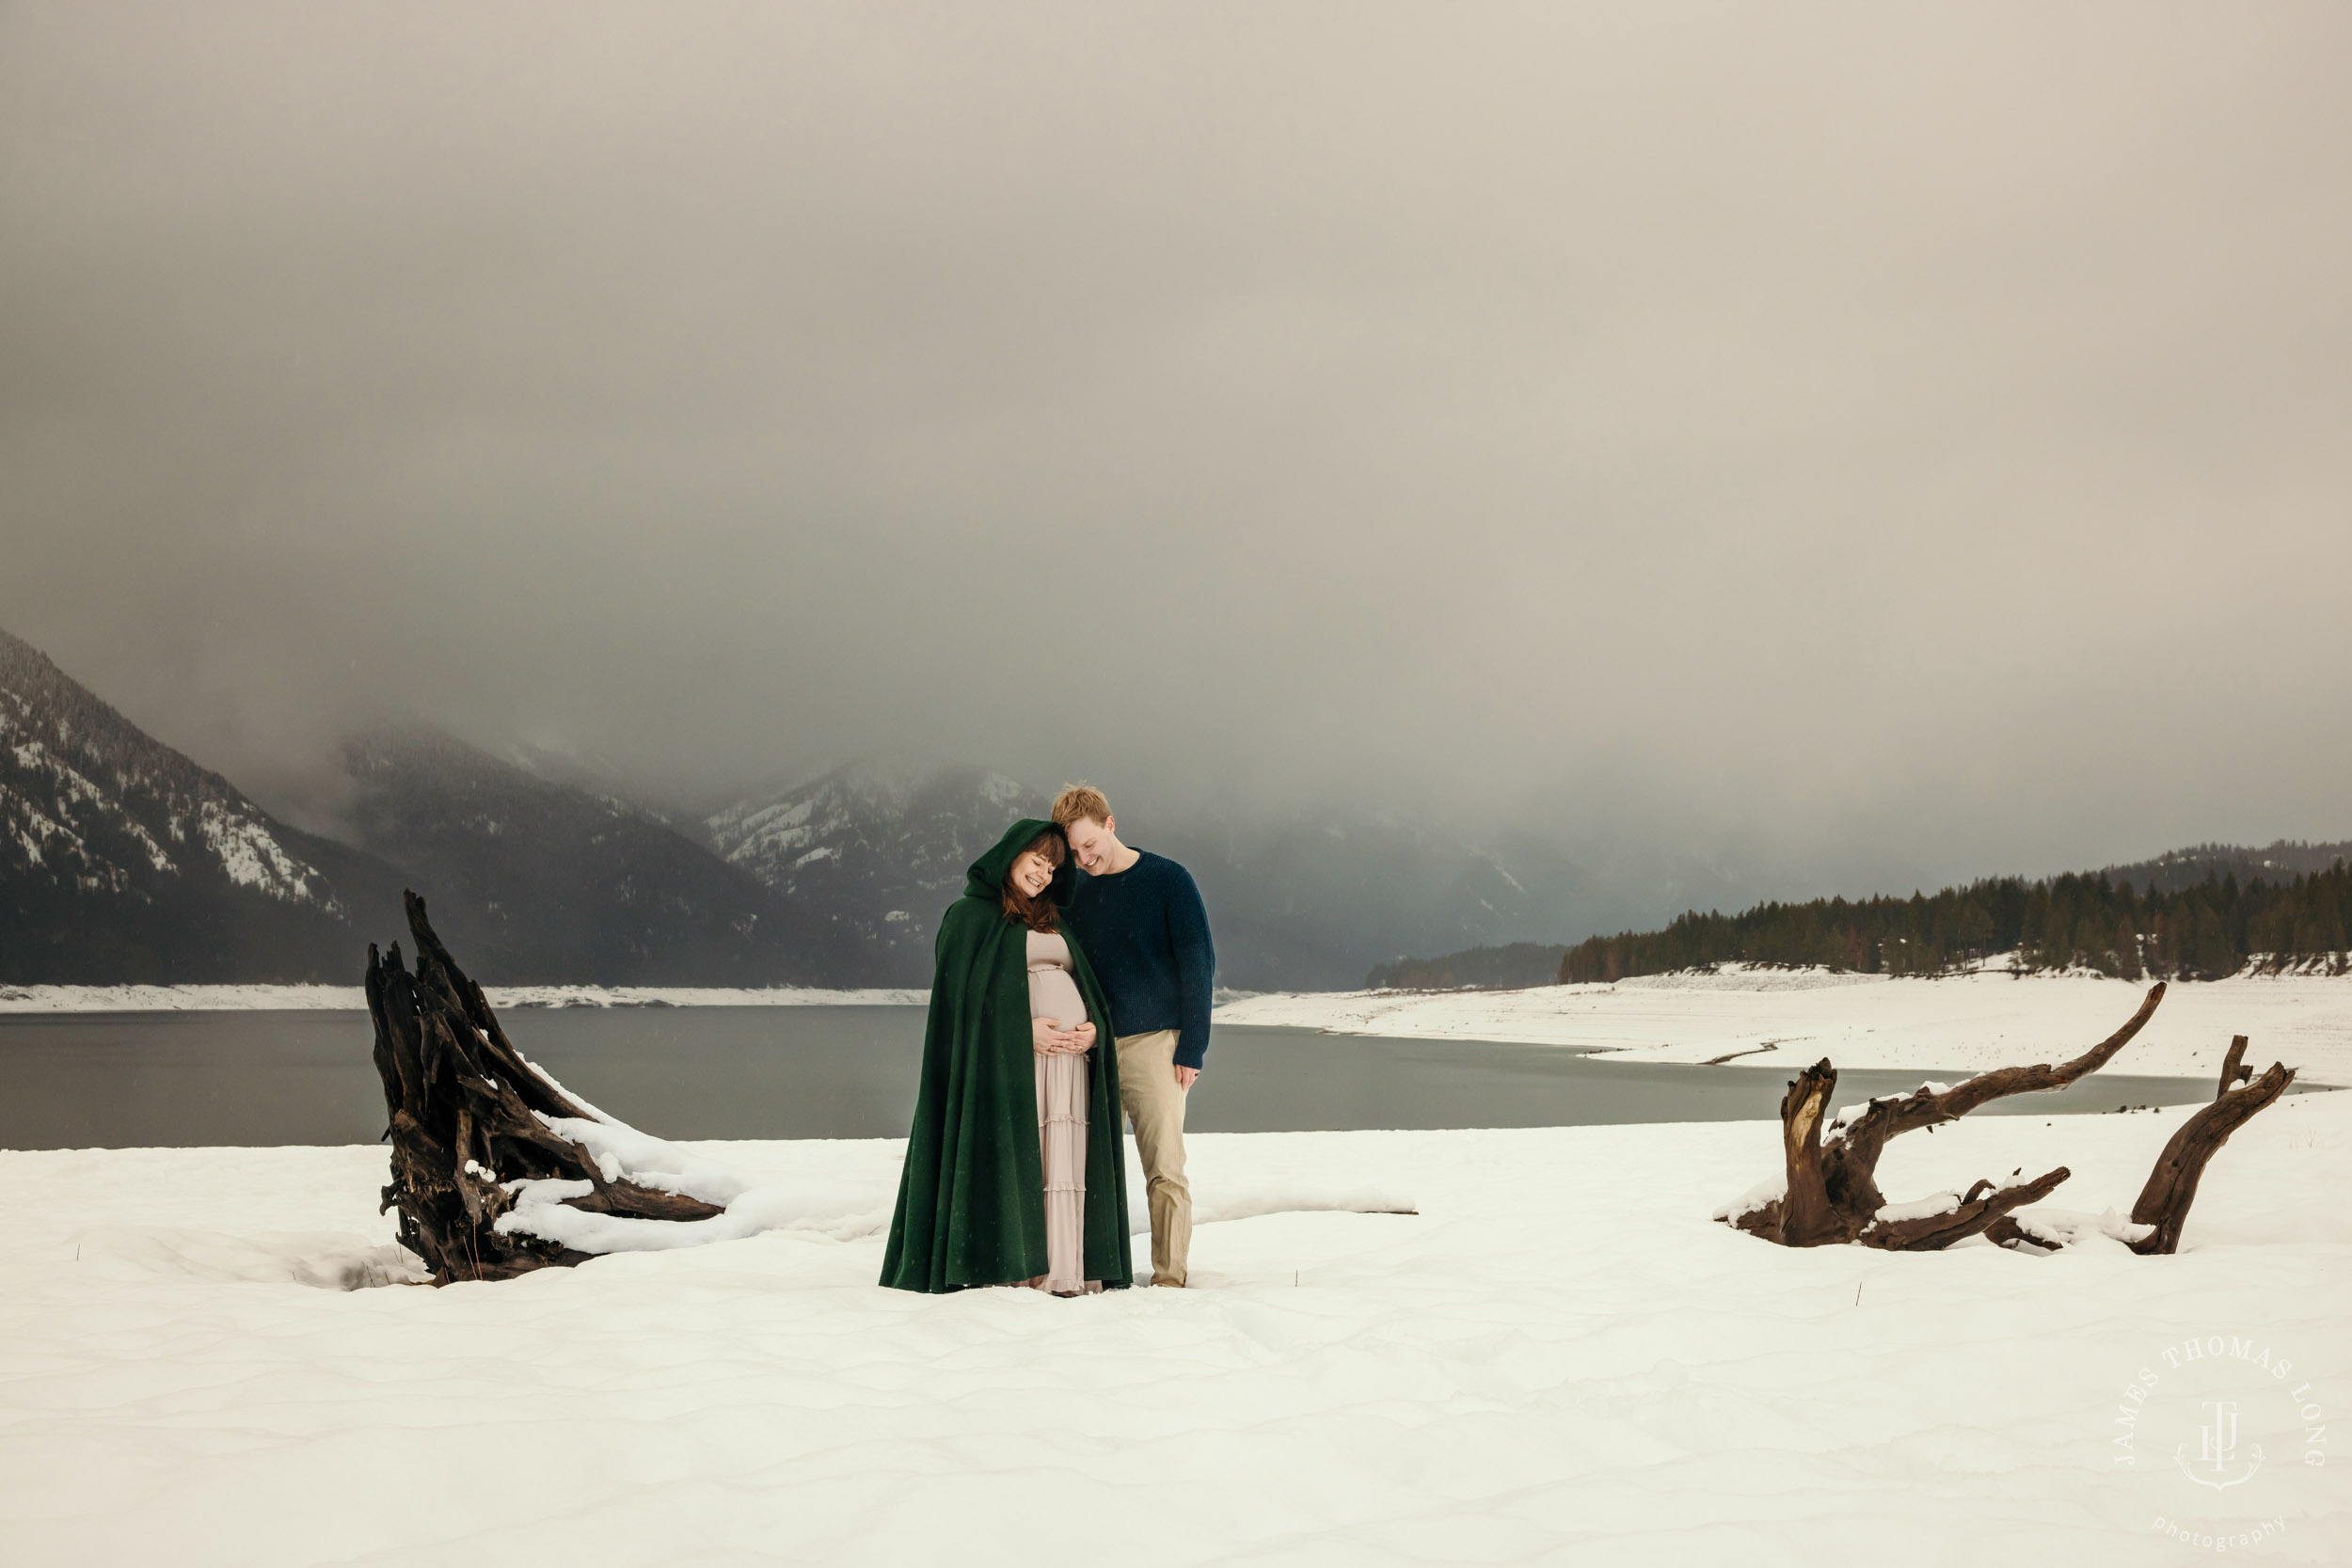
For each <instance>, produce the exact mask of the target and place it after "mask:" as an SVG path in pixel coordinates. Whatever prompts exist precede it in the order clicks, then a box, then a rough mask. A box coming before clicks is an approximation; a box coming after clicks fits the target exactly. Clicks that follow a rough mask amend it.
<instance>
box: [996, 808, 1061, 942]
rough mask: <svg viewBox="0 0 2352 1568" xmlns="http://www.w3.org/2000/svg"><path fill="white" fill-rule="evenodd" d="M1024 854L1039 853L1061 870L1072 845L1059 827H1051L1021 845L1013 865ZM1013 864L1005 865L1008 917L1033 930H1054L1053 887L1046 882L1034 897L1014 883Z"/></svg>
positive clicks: (1006, 913) (1018, 861) (1047, 861)
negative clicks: (1064, 837)
mask: <svg viewBox="0 0 2352 1568" xmlns="http://www.w3.org/2000/svg"><path fill="white" fill-rule="evenodd" d="M1021 855H1037V856H1040V857H1041V858H1042V859H1043V860H1044V862H1045V863H1046V864H1048V865H1050V866H1052V867H1053V868H1054V869H1055V870H1057V871H1059V870H1060V869H1061V867H1062V862H1063V861H1065V860H1067V859H1068V858H1069V856H1070V846H1069V844H1068V843H1067V842H1066V841H1065V840H1064V839H1063V838H1062V836H1061V830H1060V829H1059V828H1048V829H1046V830H1045V831H1044V832H1041V833H1040V834H1038V835H1037V837H1035V838H1033V839H1031V840H1029V842H1028V843H1026V844H1025V845H1023V846H1022V847H1021V854H1020V855H1015V856H1013V857H1012V865H1019V864H1020V863H1021ZM1012 865H1009V866H1007V867H1005V918H1006V919H1007V920H1009V921H1011V922H1012V923H1013V924H1014V925H1016V926H1026V927H1028V928H1029V929H1030V930H1032V931H1051V930H1054V929H1056V928H1057V926H1058V924H1059V922H1058V921H1057V919H1056V916H1055V913H1054V888H1053V884H1052V883H1050V882H1049V883H1047V884H1046V887H1045V891H1044V892H1043V893H1041V894H1039V895H1037V896H1036V897H1035V898H1032V897H1030V896H1029V895H1026V894H1025V893H1023V892H1022V891H1021V890H1020V889H1019V888H1018V887H1015V886H1014V885H1013V880H1012Z"/></svg>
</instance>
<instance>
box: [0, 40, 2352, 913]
mask: <svg viewBox="0 0 2352 1568" xmlns="http://www.w3.org/2000/svg"><path fill="white" fill-rule="evenodd" d="M2348 79H2352V8H2346V7H2344V6H2343V5H2340V4H2324V5H2310V6H2297V5H2284V4H2281V5H2265V6H2259V7H2249V6H2228V5H2219V4H2216V5H2208V6H2202V7H2193V8H2192V7H2182V6H2163V5H2148V4H2138V3H2133V4H2122V5H2102V6H2078V5H2057V6H2052V5H2046V4H2031V5H2017V6H2008V7H2003V6H1990V5H1952V6H1947V7H1922V6H1912V5H1890V4H1885V3H1883V0H1870V3H1867V4H1856V5H1851V6H1845V7H1802V6H1795V5H1776V6H1770V7H1758V6H1750V5H1735V6H1724V7H1686V6H1675V5H1660V4H1653V3H1647V0H1645V3H1641V4H1631V3H1628V4H1623V5H1616V6H1578V7H1570V6H1563V5H1557V4H1544V5H1537V6H1530V7H1525V8H1513V7H1508V6H1504V5H1499V4H1482V5H1478V6H1470V7H1460V6H1439V5H1435V4H1431V5H1424V6H1412V7H1397V6H1384V5H1367V4H1361V3H1353V0H1351V3H1348V4H1333V5H1327V6H1305V5H1280V4H1264V3H1257V0H1253V3H1250V4H1247V5H1235V6H1228V7H1220V6H1214V5H1203V4H1198V3H1186V4H1182V5H1169V6H1165V7H1146V6H1134V5H1104V4H1100V3H1096V0H1089V3H1085V4H1077V5H1071V6H1066V7H1026V6H1012V5H1001V4H991V5H980V6H974V5H970V4H963V3H958V4H952V5H941V6H937V7H913V6H887V5H877V4H873V3H871V0H859V3H857V4H852V5H844V6H838V7H826V6H817V5H781V6H778V5H760V6H746V7H729V6H719V5H691V6H675V7H648V6H643V5H628V6H595V5H580V4H564V5H549V6H532V5H521V4H507V5H501V6H497V7H480V6H475V5H470V4H469V5H453V6H433V5H421V4H417V3H414V0H403V3H401V4H398V5H359V4H351V5H337V6H332V7H322V6H317V5H311V4H303V5H293V6H287V7H283V8H262V7H249V6H243V5H230V4H221V3H213V4H207V5H204V6H200V7H185V6H173V5H166V4H160V3H159V4H152V5H147V6H128V7H125V6H110V5H102V4H93V3H90V0H73V3H72V4H59V5H28V4H17V3H11V4H8V5H7V6H5V7H0V473H5V476H6V478H5V484H4V485H0V546H4V549H0V626H6V627H8V629H10V630H13V631H15V632H16V633H18V634H19V635H21V636H24V637H26V638H28V639H30V640H31V641H34V642H36V643H38V644H40V646H42V647H43V648H45V649H46V650H47V651H48V652H50V653H51V654H52V655H53V656H54V657H56V658H57V659H58V660H59V661H60V662H61V663H62V664H64V665H65V667H66V668H67V669H68V671H69V672H70V673H72V674H74V675H76V676H77V677H79V678H81V679H82V680H84V681H85V682H87V684H89V685H91V686H92V687H94V688H95V689H97V690H98V691H99V692H100V693H101V694H102V695H103V696H105V697H107V698H109V699H110V700H112V701H114V702H115V703H117V704H118V705H119V706H121V707H122V708H124V710H125V711H126V712H128V713H129V714H130V715H131V717H132V718H133V719H135V721H139V722H140V723H142V724H145V725H146V726H148V727H149V728H151V730H153V731H154V732H156V733H157V734H159V735H160V736H163V737H164V738H166V739H167V740H169V741H171V742H173V743H174V744H177V745H179V746H181V747H183V749H185V750H188V751H189V752H192V753H194V754H195V755H196V756H197V757H198V758H199V760H201V761H204V762H206V763H208V764H210V765H212V766H215V767H217V768H222V769H223V770H225V771H227V772H229V773H230V775H231V777H233V778H237V779H239V780H240V781H241V782H245V783H246V784H247V786H248V787H250V788H253V789H255V790H256V792H257V793H260V794H262V797H263V799H264V800H268V799H270V796H271V792H272V791H277V792H278V793H280V794H281V795H285V796H288V797H291V796H292V795H294V794H295V793H297V792H298V789H299V787H300V780H301V779H302V777H303V775H304V770H305V769H306V768H309V767H310V766H311V764H312V762H313V761H314V759H315V758H316V757H317V756H318V755H319V754H320V753H321V752H323V750H324V748H325V747H326V742H327V741H328V740H329V738H331V736H333V735H335V734H336V733H338V731H339V730H341V729H343V728H346V727H349V726H351V725H353V724H356V723H358V722H362V721H368V720H372V719H374V718H379V717H383V716H387V715H391V714H397V713H413V714H416V715H420V716H422V717H425V718H428V719H431V720H434V721H438V722H442V723H445V724H448V725H450V726H452V727H454V728H456V729H458V730H459V731H461V732H462V733H464V734H467V735H469V736H472V737H474V738H476V739H480V740H485V741H491V742H496V741H500V740H503V739H506V738H510V737H511V738H516V739H524V740H529V741H532V742H535V743H538V744H542V745H551V746H558V747H569V748H574V749H577V750H579V751H580V752H583V753H585V754H587V755H590V756H592V757H596V758H598V759H602V761H603V762H604V763H605V764H607V765H609V766H611V767H612V768H616V769H618V770H619V771H620V772H621V773H622V775H623V776H625V777H626V778H628V780H630V781H631V782H632V783H633V784H635V785H636V786H637V787H639V788H642V789H644V790H646V791H649V792H655V793H660V794H664V795H667V796H670V797H673V798H690V799H707V798H708V797H710V796H712V795H715V794H717V793H719V792H722V791H724V790H727V789H730V788H736V787H749V786H751V785H754V784H763V783H773V782H776V781H779V780H785V779H789V778H790V777H791V776H793V775H795V774H798V773H802V772H804V771H807V770H810V769H813V768H818V767H820V766H824V765H827V764H830V763H832V762H834V761H838V760H842V759H845V758H848V757H850V756H853V755H856V754H858V753H861V752H869V751H877V750H879V751H885V752H893V753H897V754H901V755H916V756H933V755H936V756H943V757H968V758H972V759H974V760H978V761H984V762H989V763H993V764H995V765H997V766H1000V767H1004V768H1008V769H1009V770H1012V771H1014V772H1016V773H1018V774H1021V775H1022V776H1025V777H1027V778H1031V779H1036V780H1040V781H1043V782H1047V783H1051V782H1053V781H1055V780H1057V779H1058V778H1060V777H1063V776H1065V775H1069V774H1073V773H1079V772H1084V773H1087V774H1089V775H1091V776H1092V777H1094V778H1095V779H1097V780H1098V781H1101V782H1104V783H1106V784H1111V785H1112V786H1113V788H1114V793H1115V795H1116V794H1117V793H1118V792H1120V791H1124V792H1126V794H1127V796H1128V798H1130V799H1137V798H1141V799H1145V800H1151V801H1153V802H1155V803H1159V802H1165V803H1168V804H1169V805H1171V806H1177V805H1181V806H1184V807H1185V808H1186V809H1190V808H1193V807H1198V806H1201V805H1216V806H1222V807H1227V808H1232V809H1247V808H1248V806H1249V805H1250V804H1251V803H1254V802H1263V801H1268V800H1273V801H1278V802H1281V803H1284V804H1293V803H1297V802H1302V801H1305V802H1312V801H1316V800H1323V799H1331V800H1343V801H1346V802H1348V803H1349V804H1350V805H1351V806H1370V807H1375V808H1381V809H1389V810H1398V811H1428V810H1433V809H1445V810H1451V811H1453V812H1455V813H1458V814H1460V815H1461V816H1463V817H1464V818H1465V819H1466V820H1467V821H1469V822H1470V823H1473V824H1475V823H1480V822H1488V821H1507V822H1525V823H1528V824H1531V825H1536V826H1540V827H1542V828H1544V829H1545V830H1546V831H1549V832H1559V833H1562V834H1565V835H1566V836H1568V837H1570V838H1572V839H1579V840H1583V841H1592V840H1603V841H1614V842H1617V843H1619V844H1622V845H1644V844H1675V845H1683V846H1688V845H1692V844H1705V845H1710V846H1717V847H1726V848H1727V849H1728V850H1730V851H1733V852H1747V851H1753V852H1755V853H1756V854H1757V855H1760V856H1766V857H1769V858H1772V859H1773V860H1774V861H1775V862H1776V863H1784V864H1786V865H1788V866H1789V867H1792V868H1793V870H1792V872H1791V875H1792V877H1793V878H1794V879H1796V881H1798V882H1802V881H1803V880H1804V879H1806V878H1807V877H1812V878H1814V879H1818V880H1822V881H1824V882H1834V881H1837V880H1841V879H1850V878H1851V876H1853V875H1856V874H1857V873H1854V872H1852V870H1851V867H1853V866H1855V865H1861V864H1867V865H1871V866H1877V867H1882V868H1885V867H1892V868H1894V869H1893V870H1892V871H1888V872H1886V873H1885V874H1887V875H1893V874H1895V873H1897V872H1903V871H1905V869H1906V868H1908V874H1912V875H1915V876H1917V877H1919V878H1922V879H1930V880H1932V879H1936V878H1940V877H1947V876H1966V875H1972V874H1976V873H1979V872H1987V871H1994V870H2004V869H2025V870H2038V869H2048V868H2054V867H2058V866H2063V865H2072V864H2088V863H2102V862H2105V861H2108V860H2114V859H2122V858H2130V857H2137V856H2138V855H2141V854H2145V853H2150V852H2153V851H2155V850H2157V849H2161V848H2164V847H2169V846H2173V845H2177V844H2181V843H2185V842H2190V841H2195V840H2201V839H2209V838H2221V839H2233V840H2249V839H2250V840H2256V841H2267V840H2268V839H2270V838H2273V837H2277V836H2281V835H2284V836H2290V837H2296V836H2308V837H2343V836H2347V835H2352V788H2348V787H2347V784H2352V723H2348V722H2347V708H2352V699H2347V696H2346V693H2347V690H2348V689H2352V632H2347V629H2346V626H2347V617H2346V599H2347V591H2348V590H2352V281H2348V280H2352V92H2348V91H2346V90H2345V83H2346V81H2347V80H2348ZM1810 891H1817V889H1812V888H1807V887H1804V886H1798V885H1791V886H1790V887H1789V888H1788V892H1790V893H1792V894H1795V893H1805V892H1810Z"/></svg>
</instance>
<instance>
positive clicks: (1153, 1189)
mask: <svg viewBox="0 0 2352 1568" xmlns="http://www.w3.org/2000/svg"><path fill="white" fill-rule="evenodd" d="M1054 820H1055V821H1056V822H1057V823H1059V824H1060V826H1061V830H1062V832H1064V833H1065V834H1067V835H1068V837H1069V839H1070V850H1071V853H1072V854H1073V855H1074V856H1075V857H1076V858H1077V862H1078V870H1079V877H1078V891H1077V892H1076V893H1075V894H1074V895H1072V897H1071V900H1070V908H1069V911H1068V919H1069V922H1070V928H1071V930H1073V932H1075V933H1076V934H1077V938H1078V942H1079V943H1080V945H1082V946H1083V947H1085V949H1086V956H1087V961H1088V962H1089V964H1091V965H1092V966H1093V968H1094V974H1095V978H1096V979H1098V980H1100V981H1101V982H1102V983H1103V995H1104V1000H1105V1001H1107V1002H1108V1003H1109V1004H1110V1009H1111V1035H1112V1038H1113V1041H1114V1043H1115V1046H1116V1049H1117V1050H1118V1052H1119V1101H1120V1107H1121V1109H1123V1110H1124V1111H1125V1112H1126V1113H1127V1119H1128V1121H1130V1122H1132V1123H1133V1124H1134V1125H1135V1130H1136V1154H1137V1155H1139V1156H1140V1157H1141V1158H1142V1161H1143V1179H1144V1188H1145V1192H1146V1194H1147V1196H1148V1198H1149V1201H1150V1206H1151V1211H1152V1284H1154V1285H1177V1286H1181V1285H1183V1284H1184V1274H1185V1268H1184V1263H1185V1256H1186V1254H1188V1253H1189V1252H1190V1251H1191V1250H1192V1188H1191V1187H1190V1186H1189V1185H1187V1184H1186V1182H1185V1180H1184V1095H1185V1092H1186V1091H1187V1090H1189V1089H1190V1088H1191V1087H1192V1085H1193V1083H1194V1081H1195V1080H1196V1079H1198V1078H1199V1077H1200V1066H1201V1062H1202V1061H1203V1059H1204V1058H1205V1057H1206V1056H1207V1055H1208V1051H1209V995H1210V989H1211V986H1212V984H1213V983H1214V981H1215V980H1216V949H1215V948H1213V947H1211V946H1210V944H1209V911H1207V910H1205V909H1203V908H1202V907H1201V904H1200V889H1199V888H1197V887H1195V886H1193V883H1192V874H1191V873H1190V872H1188V871H1186V870H1185V869H1184V867H1183V866H1181V865H1178V864H1177V863H1175V862H1174V861H1171V860H1168V859H1165V858H1163V857H1162V856H1159V855H1154V854H1152V853H1150V852H1149V851H1148V850H1143V849H1135V848H1130V847H1128V846H1126V845H1125V844H1122V843H1120V838H1119V819H1118V818H1117V817H1115V816H1112V815H1111V803H1110V802H1109V801H1108V800H1104V799H1103V794H1102V791H1100V790H1098V789H1095V788H1092V787H1091V786H1089V785H1087V784H1073V785H1071V786H1070V787H1069V788H1068V789H1065V790H1063V791H1062V792H1061V794H1060V796H1059V797H1058V798H1057V799H1056V800H1055V801H1054Z"/></svg>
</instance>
